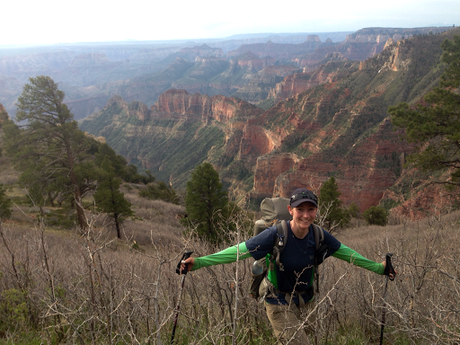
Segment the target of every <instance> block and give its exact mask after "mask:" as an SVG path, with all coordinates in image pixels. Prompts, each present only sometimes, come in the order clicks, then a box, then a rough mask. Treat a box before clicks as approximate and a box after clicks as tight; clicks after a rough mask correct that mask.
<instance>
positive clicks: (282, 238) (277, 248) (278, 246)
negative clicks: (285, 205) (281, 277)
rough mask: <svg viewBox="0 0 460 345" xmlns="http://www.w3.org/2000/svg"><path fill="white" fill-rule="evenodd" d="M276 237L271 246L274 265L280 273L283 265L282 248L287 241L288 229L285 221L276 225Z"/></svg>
mask: <svg viewBox="0 0 460 345" xmlns="http://www.w3.org/2000/svg"><path fill="white" fill-rule="evenodd" d="M276 229H277V235H278V238H277V239H276V241H275V245H274V246H273V254H274V256H275V261H276V265H277V266H278V268H279V270H280V271H284V266H283V263H282V262H281V259H280V258H281V252H282V251H283V249H284V247H285V246H286V243H287V239H288V227H287V223H286V221H285V220H282V221H281V222H279V223H277V224H276Z"/></svg>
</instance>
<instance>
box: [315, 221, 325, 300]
mask: <svg viewBox="0 0 460 345" xmlns="http://www.w3.org/2000/svg"><path fill="white" fill-rule="evenodd" d="M312 226H313V232H314V233H315V243H316V253H315V276H316V279H315V280H316V292H318V293H319V267H318V266H319V264H318V249H319V248H320V247H321V245H322V243H323V241H324V230H323V228H322V227H320V226H318V225H316V224H312Z"/></svg>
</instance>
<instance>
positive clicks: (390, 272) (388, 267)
mask: <svg viewBox="0 0 460 345" xmlns="http://www.w3.org/2000/svg"><path fill="white" fill-rule="evenodd" d="M392 256H393V253H387V255H386V256H385V270H384V271H383V274H384V275H386V276H388V278H389V279H390V280H391V281H393V280H395V278H396V271H395V269H394V268H393V265H392V264H391V257H392Z"/></svg>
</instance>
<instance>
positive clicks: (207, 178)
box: [185, 163, 228, 242]
mask: <svg viewBox="0 0 460 345" xmlns="http://www.w3.org/2000/svg"><path fill="white" fill-rule="evenodd" d="M227 204H228V198H227V192H226V191H225V190H223V185H222V182H220V178H219V173H218V172H217V171H216V170H215V169H214V168H213V166H212V165H211V164H210V163H203V164H201V165H198V166H197V167H196V169H195V170H194V171H193V172H192V176H191V178H190V181H188V182H187V191H186V195H185V211H186V213H187V218H186V219H185V222H186V223H187V225H188V226H196V230H197V233H198V235H199V236H202V237H203V238H205V239H207V240H208V241H210V242H220V241H222V240H223V239H224V238H225V235H224V234H222V233H221V232H220V231H219V229H218V224H219V222H220V220H221V213H222V210H223V209H224V208H225V207H226V206H227Z"/></svg>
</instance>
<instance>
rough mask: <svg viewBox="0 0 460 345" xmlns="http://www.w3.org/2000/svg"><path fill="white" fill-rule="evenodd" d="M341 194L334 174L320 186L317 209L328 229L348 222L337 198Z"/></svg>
mask: <svg viewBox="0 0 460 345" xmlns="http://www.w3.org/2000/svg"><path fill="white" fill-rule="evenodd" d="M341 194H342V193H340V191H339V186H338V184H337V182H336V180H335V178H334V176H331V177H330V178H329V179H328V180H327V181H326V182H324V183H323V185H322V186H321V190H320V195H319V209H320V215H321V217H322V219H323V222H324V225H325V226H326V227H327V229H328V230H333V229H335V228H337V227H344V226H346V225H347V224H348V223H349V222H350V219H349V216H348V213H347V212H346V211H345V210H343V209H342V201H341V200H340V199H339V197H340V195H341Z"/></svg>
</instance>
